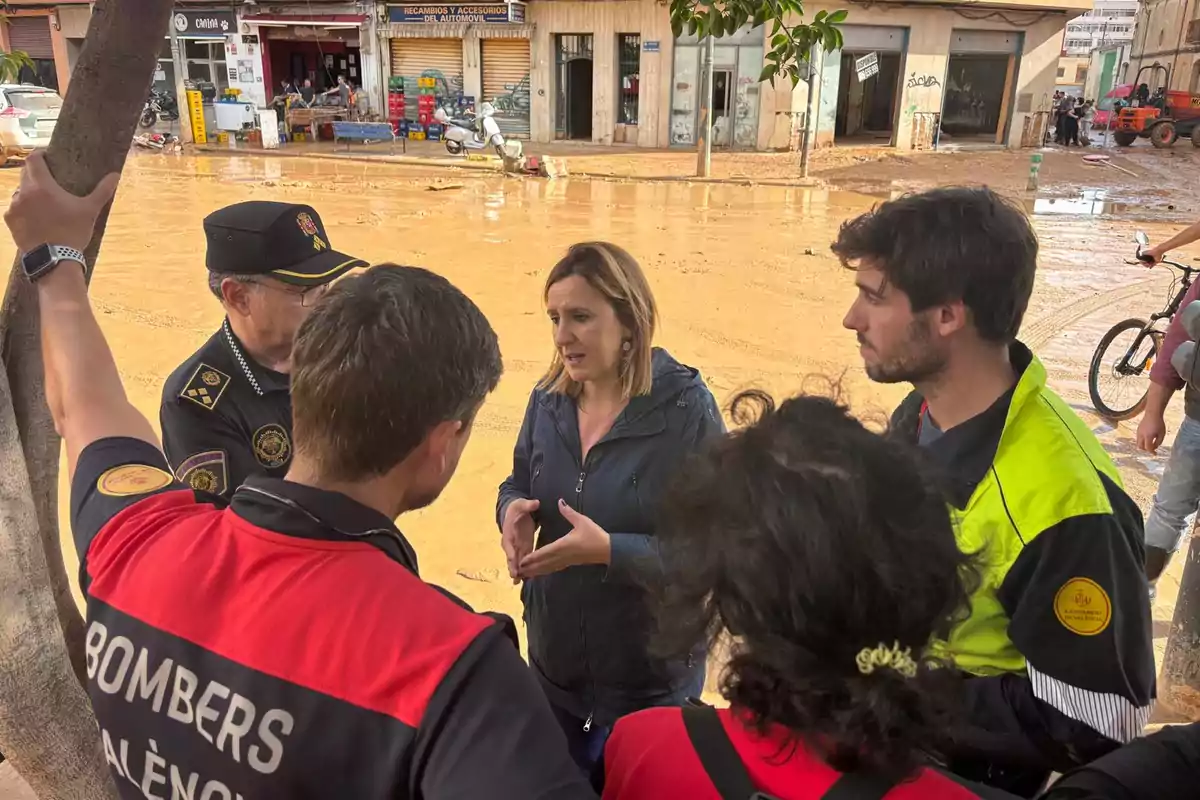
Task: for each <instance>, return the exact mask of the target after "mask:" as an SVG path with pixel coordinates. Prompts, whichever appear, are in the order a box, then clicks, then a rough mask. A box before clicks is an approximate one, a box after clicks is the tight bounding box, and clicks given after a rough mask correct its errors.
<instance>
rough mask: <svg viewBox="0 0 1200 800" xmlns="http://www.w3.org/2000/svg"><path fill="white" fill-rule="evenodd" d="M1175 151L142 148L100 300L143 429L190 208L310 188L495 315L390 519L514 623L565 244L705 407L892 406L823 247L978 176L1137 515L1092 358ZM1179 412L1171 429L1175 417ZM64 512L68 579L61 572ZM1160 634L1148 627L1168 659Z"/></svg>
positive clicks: (1133, 294)
mask: <svg viewBox="0 0 1200 800" xmlns="http://www.w3.org/2000/svg"><path fill="white" fill-rule="evenodd" d="M1183 144H1184V146H1183V147H1176V148H1175V149H1174V150H1173V151H1168V152H1162V151H1153V150H1150V149H1149V148H1145V147H1138V148H1133V149H1132V150H1130V151H1127V152H1126V155H1124V156H1122V157H1119V158H1116V159H1114V163H1118V164H1120V165H1121V166H1123V167H1126V168H1127V169H1130V170H1132V171H1133V172H1135V173H1136V174H1137V177H1133V176H1130V175H1128V174H1126V173H1123V172H1120V171H1118V170H1115V169H1112V168H1109V167H1103V166H1086V165H1084V163H1083V162H1082V160H1081V158H1080V156H1081V155H1082V154H1081V153H1080V152H1078V151H1071V152H1063V151H1061V150H1051V151H1047V152H1046V153H1045V154H1044V155H1045V162H1044V165H1043V170H1042V183H1043V191H1042V193H1041V194H1039V195H1027V194H1025V193H1024V191H1023V190H1024V186H1025V180H1026V176H1027V174H1028V159H1029V151H996V152H964V153H935V154H912V155H905V156H903V157H899V156H890V155H888V154H886V153H882V152H880V151H873V150H865V149H864V150H856V149H844V150H835V151H829V152H827V153H821V154H818V157H817V158H816V159H815V161H814V174H816V175H818V176H819V177H821V178H823V179H824V180H826V181H828V182H830V183H831V184H832V185H833V186H835V187H838V188H784V187H778V186H767V185H753V186H745V185H722V184H695V183H682V182H651V181H640V180H637V179H636V176H639V175H640V176H648V177H653V176H655V175H658V174H661V175H667V174H675V175H686V174H687V172H688V165H689V163H690V164H694V157H693V156H691V155H690V154H677V153H662V154H660V153H650V154H638V153H636V152H631V153H626V152H625V151H620V152H616V153H614V154H603V155H597V154H596V152H595V151H594V150H592V151H583V152H581V154H580V155H579V156H575V155H571V156H570V158H571V164H572V169H573V171H576V172H581V171H587V172H591V173H595V174H608V175H611V176H612V179H607V180H605V179H587V178H579V177H573V178H568V179H560V180H555V181H545V180H539V179H522V178H505V177H501V176H499V175H492V174H489V173H486V172H477V171H471V172H468V171H465V170H445V169H438V168H422V167H411V166H395V165H390V164H381V163H365V162H362V161H334V160H328V159H322V160H316V159H291V158H278V157H265V156H250V155H246V156H232V157H231V156H226V155H220V156H216V155H212V156H209V155H202V156H196V157H177V156H162V155H159V154H141V155H137V156H136V157H133V158H131V159H130V162H129V165H128V167H127V170H126V175H125V178H124V180H123V181H122V185H121V189H120V192H119V194H118V197H117V201H116V204H115V207H114V210H113V213H112V216H111V218H110V221H109V226H108V234H107V236H106V238H105V244H104V249H103V252H102V254H101V260H100V263H99V267H98V271H97V275H96V279H95V281H94V283H93V288H92V297H93V302H94V304H95V307H96V309H97V310H98V312H99V316H100V322H101V325H102V327H103V328H104V331H105V334H106V335H107V337H108V340H109V342H110V344H111V345H112V347H113V349H114V351H115V352H116V357H117V361H118V364H119V365H120V368H121V372H122V376H123V378H124V380H125V384H126V388H127V390H128V392H129V394H130V397H131V399H132V400H133V402H134V403H135V404H136V405H137V406H138V407H139V408H140V409H141V410H142V411H143V412H144V413H145V414H146V415H147V416H148V417H150V418H151V419H152V420H154V421H155V423H156V424H157V419H158V403H159V392H160V390H161V386H162V382H163V380H164V379H165V378H166V376H167V375H168V374H169V373H170V372H171V370H172V369H173V368H174V367H175V366H176V365H177V364H178V363H179V362H180V361H181V360H183V359H184V358H186V357H187V356H188V355H189V354H190V353H191V352H192V351H193V350H194V349H195V348H196V347H198V346H199V345H200V344H201V343H202V342H203V341H204V340H205V338H207V337H208V336H209V335H210V334H211V332H212V331H213V330H215V329H216V326H217V325H218V324H219V322H220V319H221V311H220V308H219V306H218V304H217V302H216V300H215V299H213V298H212V297H211V296H210V295H209V294H208V292H207V289H206V286H205V279H204V276H205V273H204V237H203V234H202V231H201V225H200V223H201V220H202V219H203V217H204V216H205V215H206V214H208V213H209V212H211V211H212V210H214V209H216V208H218V207H221V206H224V205H227V204H229V203H234V202H238V201H242V200H251V199H277V200H289V201H295V202H305V203H310V204H312V205H313V206H315V207H316V208H317V210H318V211H319V212H320V213H321V215H322V217H323V218H324V221H325V223H326V225H327V227H328V229H329V232H330V236H331V238H332V241H333V244H334V246H335V247H337V248H338V249H340V250H343V251H346V252H349V253H351V254H354V255H358V256H361V257H362V258H365V259H368V260H370V261H373V262H380V261H395V262H399V263H405V264H417V265H421V266H425V267H429V268H431V269H434V270H437V271H439V272H441V273H443V274H445V275H446V276H447V277H448V278H449V279H450V280H452V281H453V282H454V283H456V284H457V285H458V286H460V287H461V288H462V289H463V290H464V291H466V292H467V293H468V294H469V295H471V297H472V298H474V299H475V301H476V302H477V303H478V304H479V305H480V307H481V308H482V309H483V310H484V312H485V313H486V314H487V315H488V317H489V318H490V320H491V321H492V324H493V325H494V326H495V328H496V330H497V331H498V333H499V335H500V341H501V347H502V350H503V353H504V359H505V367H506V371H505V376H504V379H503V381H502V383H501V385H500V387H499V389H498V390H497V392H496V393H495V394H494V395H493V396H492V397H491V398H490V399H489V400H488V402H487V404H486V406H485V408H484V410H483V412H482V414H481V416H480V418H479V420H478V422H477V424H476V426H475V434H474V438H473V439H472V442H471V445H470V447H469V448H468V450H467V452H466V454H465V456H464V458H463V460H462V463H461V466H460V467H459V471H458V474H457V476H456V477H455V479H454V481H453V482H452V483H451V485H450V487H449V488H448V489H447V491H446V493H445V494H444V495H443V497H442V498H441V499H440V500H439V501H438V502H437V503H436V504H434V505H433V506H432V507H431V508H429V509H427V510H424V511H421V512H417V513H414V514H412V515H409V516H406V517H405V518H403V519H402V520H401V522H400V524H401V527H402V528H403V530H404V531H405V532H406V534H407V535H408V536H409V537H410V538H411V539H412V541H413V543H414V545H415V546H416V549H417V551H418V553H419V555H420V562H421V570H422V574H423V576H424V577H425V578H426V579H428V580H430V581H433V582H436V583H440V584H442V585H444V586H446V587H447V588H449V589H450V590H451V591H453V592H455V593H457V594H459V595H461V596H463V597H464V598H465V599H466V600H467V601H469V602H470V603H472V604H473V605H474V606H475V607H476V608H487V609H495V610H500V611H504V612H507V613H509V614H512V615H514V616H515V617H516V618H518V619H519V618H520V602H519V597H518V592H517V590H516V589H515V588H514V587H513V586H512V585H511V583H510V582H509V581H508V580H507V577H506V575H505V574H504V569H503V568H504V561H503V557H502V554H501V552H500V548H499V535H498V533H497V531H496V526H495V522H494V505H495V499H496V487H497V485H498V484H499V483H500V481H501V480H503V478H504V477H505V476H506V475H507V473H508V471H509V468H510V466H511V453H512V445H513V442H514V439H515V437H516V433H517V430H518V427H519V425H520V420H521V415H522V412H523V410H524V407H525V402H526V399H527V397H528V393H529V391H530V390H531V388H532V386H533V385H534V383H535V382H536V380H537V379H538V377H539V376H540V374H541V372H542V370H543V369H544V367H545V365H546V363H547V358H548V356H549V354H550V352H551V349H552V344H551V337H550V328H549V326H548V324H547V322H546V319H545V316H544V313H543V310H542V308H541V304H540V296H541V289H542V281H543V279H544V277H545V275H546V272H547V271H548V270H549V268H550V267H551V265H553V263H554V262H555V261H556V260H557V258H558V257H559V256H560V254H561V253H562V252H563V250H564V249H565V248H566V247H567V246H568V245H570V244H571V243H574V242H578V241H583V240H592V239H607V240H611V241H614V242H617V243H619V244H621V245H622V246H624V247H626V248H627V249H629V250H630V251H631V252H632V253H633V254H634V255H635V256H636V257H637V258H638V259H639V260H640V261H641V262H642V264H643V265H644V267H645V268H646V271H647V273H648V275H649V278H650V281H651V283H652V285H653V288H654V291H655V294H656V297H657V300H658V303H659V308H660V310H661V315H662V326H661V329H660V330H661V333H660V336H659V340H658V344H660V345H661V346H664V347H666V348H667V349H669V350H670V351H671V352H672V353H673V354H674V355H675V356H676V357H678V358H679V359H680V360H681V361H683V362H685V363H688V364H692V365H694V366H696V367H698V368H700V369H701V371H702V372H703V374H704V376H705V377H706V379H707V380H708V382H709V384H710V386H711V387H712V389H713V391H714V393H715V394H716V395H717V397H718V399H719V400H722V401H724V400H726V399H728V398H729V397H730V396H731V395H732V393H734V392H735V391H736V390H738V389H740V388H743V387H747V386H762V387H765V388H768V389H770V390H771V391H773V392H776V393H780V394H782V393H788V392H795V391H798V390H800V389H801V388H802V387H804V386H805V385H806V382H808V381H810V380H811V379H813V378H814V377H820V376H824V377H832V378H834V379H837V380H840V381H841V383H842V386H843V390H844V392H845V393H846V396H847V397H848V398H849V400H850V402H851V403H852V405H853V406H854V407H855V408H856V409H859V410H861V411H863V412H872V411H886V410H889V409H890V407H891V406H892V404H894V403H895V402H896V401H897V400H898V398H899V397H900V396H901V394H902V392H903V390H902V389H900V388H898V387H883V386H878V385H873V384H871V383H870V382H868V381H867V380H866V379H865V377H864V376H863V375H862V372H861V369H860V364H859V359H858V355H857V349H856V343H855V340H854V336H853V335H852V334H850V333H848V332H847V331H845V330H843V328H842V327H841V319H842V315H843V314H844V312H845V310H846V308H847V306H848V304H849V303H850V302H851V300H852V298H853V294H854V291H853V285H852V280H851V278H850V276H849V275H847V274H846V273H845V272H844V271H843V270H842V269H841V268H840V267H839V265H838V263H837V261H836V260H835V259H834V258H833V257H832V256H831V255H830V253H829V250H828V245H829V242H830V241H831V239H832V238H833V237H834V236H835V234H836V231H837V228H838V226H839V225H840V224H841V222H842V221H843V220H844V219H846V218H847V217H849V216H852V215H855V214H858V213H860V212H862V211H865V210H867V209H868V208H870V207H871V205H872V204H873V203H876V202H878V201H879V200H880V199H882V198H886V197H889V196H892V195H894V194H896V193H899V192H902V191H905V190H911V189H920V188H925V187H927V186H932V185H938V184H951V183H986V184H989V185H992V186H994V187H996V188H998V189H1000V190H1001V191H1005V192H1007V193H1010V194H1013V195H1014V196H1016V197H1019V198H1020V199H1021V200H1022V202H1024V203H1025V204H1026V207H1027V208H1028V209H1029V210H1030V211H1031V212H1032V213H1033V214H1034V220H1035V224H1036V227H1037V230H1038V233H1039V235H1040V237H1041V243H1042V253H1041V258H1040V268H1039V274H1038V279H1037V286H1036V290H1035V293H1034V297H1033V302H1032V306H1031V308H1030V312H1029V315H1028V318H1027V321H1026V323H1025V327H1024V330H1023V338H1024V339H1025V340H1026V341H1027V342H1028V343H1029V344H1031V345H1032V346H1033V347H1034V348H1035V350H1036V351H1038V352H1039V353H1040V355H1041V356H1042V358H1043V359H1044V361H1045V362H1046V365H1047V368H1048V369H1049V372H1050V376H1051V381H1052V385H1053V386H1054V388H1056V389H1057V390H1058V391H1059V392H1061V393H1062V394H1063V395H1064V396H1065V397H1066V399H1067V400H1068V401H1069V402H1070V403H1071V404H1072V405H1073V406H1074V407H1075V408H1076V410H1077V411H1078V412H1079V413H1080V415H1081V416H1082V417H1083V418H1084V419H1085V420H1086V421H1087V422H1088V423H1089V425H1091V427H1092V428H1093V430H1095V431H1096V432H1097V433H1098V434H1099V435H1100V436H1101V439H1102V440H1103V442H1104V443H1105V445H1106V447H1108V449H1109V451H1110V452H1111V453H1112V454H1113V456H1114V458H1115V459H1116V460H1117V463H1118V465H1119V466H1120V468H1121V471H1122V474H1123V476H1124V478H1125V480H1126V484H1127V486H1128V488H1129V490H1130V491H1131V493H1132V494H1133V495H1134V497H1136V498H1137V500H1138V501H1139V503H1141V504H1142V505H1143V507H1145V506H1146V505H1147V504H1148V502H1149V499H1150V497H1151V495H1152V494H1153V491H1154V488H1155V483H1156V480H1157V477H1158V475H1160V474H1161V469H1162V465H1163V464H1164V463H1165V457H1166V454H1167V452H1168V450H1167V448H1164V450H1163V451H1162V452H1161V453H1160V456H1159V457H1157V458H1150V457H1147V456H1145V455H1143V454H1139V453H1137V452H1136V451H1135V449H1134V446H1133V433H1134V425H1135V423H1136V420H1135V421H1134V422H1131V423H1124V424H1121V425H1118V426H1113V425H1110V424H1107V423H1105V422H1104V421H1103V420H1101V419H1100V418H1099V417H1098V416H1096V415H1095V413H1094V412H1093V411H1092V410H1091V408H1090V404H1089V401H1088V396H1087V387H1086V372H1087V368H1088V363H1089V360H1090V358H1091V354H1092V351H1093V349H1094V347H1095V344H1096V342H1097V341H1098V339H1099V338H1100V336H1101V335H1102V334H1103V333H1104V331H1105V330H1107V328H1108V327H1109V326H1111V325H1112V324H1113V323H1114V322H1116V321H1118V320H1122V319H1125V318H1127V317H1131V316H1145V315H1147V314H1148V313H1150V312H1151V311H1157V310H1159V308H1161V305H1162V303H1163V302H1164V297H1165V293H1166V290H1167V286H1168V283H1169V274H1168V273H1167V272H1166V270H1163V269H1158V270H1154V271H1147V270H1146V269H1144V268H1142V267H1137V266H1126V265H1125V264H1123V260H1124V259H1126V258H1129V257H1131V255H1132V253H1133V245H1132V241H1131V239H1132V234H1133V232H1134V230H1135V229H1139V228H1141V229H1145V230H1146V231H1147V232H1148V233H1149V234H1150V236H1151V239H1154V240H1161V239H1163V238H1166V237H1167V236H1169V235H1170V233H1171V232H1173V231H1174V230H1175V229H1176V228H1178V227H1179V226H1180V225H1182V224H1184V223H1186V222H1189V221H1191V220H1193V219H1196V218H1197V217H1200V203H1198V202H1197V201H1196V199H1195V196H1194V191H1190V190H1191V189H1192V187H1191V186H1190V185H1189V181H1190V176H1191V175H1195V174H1196V165H1197V163H1198V161H1197V159H1200V155H1197V154H1195V153H1193V151H1192V149H1191V147H1190V146H1187V143H1186V142H1185V143H1183ZM584 167H586V169H584ZM797 170H798V166H797V165H796V164H795V156H792V155H786V156H785V155H765V156H764V155H720V156H718V157H717V158H716V161H715V162H714V174H716V175H717V176H719V177H720V176H725V177H736V178H741V179H747V178H749V179H756V178H762V179H763V180H766V179H778V178H781V177H782V178H786V177H788V176H790V175H794V174H798V171H797ZM18 178H19V173H18V171H16V170H5V171H0V198H7V197H8V196H9V194H10V193H11V191H12V189H13V188H15V186H16V183H17V181H18ZM3 206H4V203H3V202H0V211H3ZM0 238H2V239H3V241H0V259H6V260H11V257H12V255H13V253H12V249H13V248H12V245H11V243H10V242H8V241H7V236H4V237H0ZM1172 411H1173V415H1172V416H1170V417H1169V421H1170V423H1171V435H1173V432H1174V430H1175V428H1176V427H1177V425H1178V422H1179V414H1180V413H1181V411H1180V410H1179V409H1178V408H1173V409H1172ZM1169 441H1170V438H1168V443H1169ZM62 496H63V497H64V499H65V497H66V487H65V485H64V486H63V492H62ZM65 519H66V517H65V515H64V536H63V541H64V545H65V547H66V550H67V555H66V558H67V562H68V574H74V562H75V557H74V553H73V552H72V548H71V546H70V543H69V542H70V539H69V536H68V535H67V531H66V530H65ZM1177 574H1178V565H1176V568H1175V569H1174V570H1173V571H1172V574H1171V576H1169V577H1168V578H1167V579H1166V580H1164V582H1163V583H1164V585H1163V587H1162V590H1161V591H1160V595H1159V601H1158V604H1157V606H1156V608H1155V618H1156V627H1157V629H1158V633H1159V635H1160V637H1165V634H1166V631H1167V627H1168V623H1169V620H1170V614H1171V608H1172V606H1173V602H1174V595H1175V592H1176V587H1177V583H1176V576H1177ZM1164 643H1165V638H1159V639H1158V641H1157V644H1158V645H1159V649H1160V656H1161V647H1162V645H1163V644H1164ZM2 785H3V784H2V783H0V786H2ZM3 796H7V795H4V794H3V793H0V797H3Z"/></svg>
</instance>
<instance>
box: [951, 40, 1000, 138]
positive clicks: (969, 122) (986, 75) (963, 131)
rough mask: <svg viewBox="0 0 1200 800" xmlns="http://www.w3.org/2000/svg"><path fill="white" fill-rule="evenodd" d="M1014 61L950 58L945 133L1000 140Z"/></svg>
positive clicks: (980, 55) (976, 56)
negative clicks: (1005, 93) (1006, 92)
mask: <svg viewBox="0 0 1200 800" xmlns="http://www.w3.org/2000/svg"><path fill="white" fill-rule="evenodd" d="M1012 58H1013V57H1012V56H1010V55H1000V54H983V53H965V54H958V55H951V56H950V62H949V65H948V67H947V69H946V94H945V99H944V101H943V106H942V130H943V131H945V132H946V133H948V134H950V135H951V136H960V137H966V138H972V137H975V138H979V139H983V140H987V141H993V142H994V141H995V140H996V138H997V131H998V130H999V129H1000V124H1001V119H1000V115H1001V110H1002V108H1003V106H1004V92H1005V86H1006V84H1007V82H1008V75H1009V61H1010V59H1012Z"/></svg>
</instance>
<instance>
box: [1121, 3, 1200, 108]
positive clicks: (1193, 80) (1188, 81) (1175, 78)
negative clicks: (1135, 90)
mask: <svg viewBox="0 0 1200 800" xmlns="http://www.w3.org/2000/svg"><path fill="white" fill-rule="evenodd" d="M1155 64H1157V65H1159V67H1158V68H1152V69H1146V71H1145V72H1142V69H1143V68H1144V67H1146V68H1149V67H1152V65H1155ZM1168 72H1169V76H1168ZM1139 74H1140V75H1141V77H1140V78H1139V77H1138V76H1139ZM1127 79H1128V80H1129V81H1131V82H1135V81H1136V82H1144V83H1147V84H1149V86H1150V88H1151V89H1157V88H1158V87H1160V86H1163V85H1164V84H1167V83H1168V82H1169V87H1168V88H1171V89H1178V90H1181V91H1187V92H1191V93H1193V94H1200V2H1197V0H1143V2H1142V4H1141V8H1140V9H1139V11H1138V15H1137V31H1136V32H1135V34H1134V37H1133V51H1132V53H1131V54H1130V57H1129V70H1128V75H1127Z"/></svg>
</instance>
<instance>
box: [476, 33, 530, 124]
mask: <svg viewBox="0 0 1200 800" xmlns="http://www.w3.org/2000/svg"><path fill="white" fill-rule="evenodd" d="M479 45H480V47H481V49H482V56H483V99H484V100H486V101H487V102H489V103H491V104H492V105H493V106H495V107H496V121H497V122H498V123H500V131H501V132H502V133H503V134H504V135H505V136H512V137H516V138H519V139H528V138H529V40H528V39H481V40H480V42H479Z"/></svg>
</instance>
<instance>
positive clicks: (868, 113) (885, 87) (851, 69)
mask: <svg viewBox="0 0 1200 800" xmlns="http://www.w3.org/2000/svg"><path fill="white" fill-rule="evenodd" d="M872 52H874V51H872ZM866 55H868V53H867V52H865V51H864V52H859V51H847V50H843V51H842V56H841V69H840V70H839V72H840V75H839V76H838V93H837V111H836V113H835V117H834V126H833V133H834V136H835V137H836V139H837V141H838V143H839V144H851V143H859V144H890V143H891V142H892V141H893V133H894V131H895V127H896V124H895V122H896V110H897V107H898V103H899V99H900V54H899V53H875V55H876V58H877V61H878V64H879V71H878V72H877V73H875V74H874V75H871V76H869V77H868V78H867V79H866V80H859V77H858V72H857V70H856V68H855V62H857V61H858V59H860V58H862V57H863V56H866Z"/></svg>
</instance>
